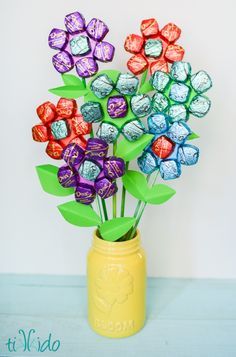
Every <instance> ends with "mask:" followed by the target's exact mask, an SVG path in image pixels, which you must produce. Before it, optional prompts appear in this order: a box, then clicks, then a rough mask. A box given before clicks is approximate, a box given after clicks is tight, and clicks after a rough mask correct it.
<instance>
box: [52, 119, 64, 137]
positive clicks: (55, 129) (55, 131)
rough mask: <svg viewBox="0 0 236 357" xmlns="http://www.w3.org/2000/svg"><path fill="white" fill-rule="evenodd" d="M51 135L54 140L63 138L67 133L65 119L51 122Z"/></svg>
mask: <svg viewBox="0 0 236 357" xmlns="http://www.w3.org/2000/svg"><path fill="white" fill-rule="evenodd" d="M51 131H52V135H53V136H54V138H55V139H56V140H60V139H64V138H66V137H67V135H68V128H67V125H66V122H65V120H57V121H54V122H53V123H52V124H51Z"/></svg>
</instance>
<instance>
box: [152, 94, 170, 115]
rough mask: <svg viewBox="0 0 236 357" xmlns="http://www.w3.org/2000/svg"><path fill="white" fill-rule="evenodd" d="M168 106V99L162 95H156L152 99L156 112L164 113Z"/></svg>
mask: <svg viewBox="0 0 236 357" xmlns="http://www.w3.org/2000/svg"><path fill="white" fill-rule="evenodd" d="M168 104H169V103H168V99H167V98H166V96H164V94H162V93H155V94H154V96H153V97H152V109H153V111H155V112H164V111H165V110H166V108H167V107H168Z"/></svg>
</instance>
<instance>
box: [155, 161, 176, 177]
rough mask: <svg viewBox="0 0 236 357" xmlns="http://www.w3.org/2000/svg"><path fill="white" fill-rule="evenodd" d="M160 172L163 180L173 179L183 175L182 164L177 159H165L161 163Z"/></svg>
mask: <svg viewBox="0 0 236 357" xmlns="http://www.w3.org/2000/svg"><path fill="white" fill-rule="evenodd" d="M160 174H161V177H162V178H163V180H173V179H176V178H178V177H179V176H180V175H181V165H180V163H179V162H178V161H176V160H163V161H162V162H161V164H160Z"/></svg>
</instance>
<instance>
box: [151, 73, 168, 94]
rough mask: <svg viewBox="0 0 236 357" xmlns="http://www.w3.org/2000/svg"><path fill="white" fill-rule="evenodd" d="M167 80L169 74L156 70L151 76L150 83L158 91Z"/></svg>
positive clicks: (165, 84) (166, 83)
mask: <svg viewBox="0 0 236 357" xmlns="http://www.w3.org/2000/svg"><path fill="white" fill-rule="evenodd" d="M169 82H170V77H169V75H168V74H167V73H165V72H162V71H156V72H155V73H154V74H153V76H152V77H151V84H152V86H153V88H154V89H156V90H157V91H159V92H163V91H164V89H165V88H166V86H167V85H168V83H169Z"/></svg>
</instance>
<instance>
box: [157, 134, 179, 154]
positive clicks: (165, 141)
mask: <svg viewBox="0 0 236 357" xmlns="http://www.w3.org/2000/svg"><path fill="white" fill-rule="evenodd" d="M174 148H175V143H174V142H173V141H172V140H170V139H169V138H168V137H167V136H165V135H162V136H159V138H157V139H156V140H155V141H154V142H153V144H152V152H153V153H154V154H155V155H156V156H158V157H159V158H160V159H166V158H167V157H169V156H170V154H171V153H172V152H173V151H174Z"/></svg>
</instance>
